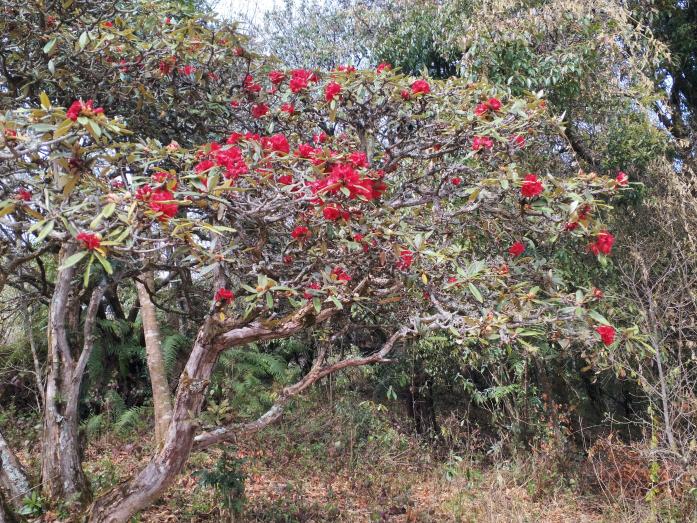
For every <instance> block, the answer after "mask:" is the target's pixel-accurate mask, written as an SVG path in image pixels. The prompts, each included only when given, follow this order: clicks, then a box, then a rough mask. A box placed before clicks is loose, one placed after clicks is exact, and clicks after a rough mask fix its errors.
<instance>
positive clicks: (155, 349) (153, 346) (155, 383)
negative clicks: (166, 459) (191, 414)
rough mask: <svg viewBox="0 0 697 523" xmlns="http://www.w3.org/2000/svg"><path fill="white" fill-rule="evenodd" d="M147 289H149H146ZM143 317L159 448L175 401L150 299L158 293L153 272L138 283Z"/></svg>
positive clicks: (158, 328) (156, 437)
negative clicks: (152, 293)
mask: <svg viewBox="0 0 697 523" xmlns="http://www.w3.org/2000/svg"><path fill="white" fill-rule="evenodd" d="M146 285H147V287H146ZM136 287H137V289H138V300H139V301H140V314H141V316H142V318H143V333H144V336H145V353H146V356H147V361H148V371H149V373H150V382H151V383H152V401H153V405H154V409H155V441H156V443H157V445H158V446H160V445H161V444H162V442H163V441H164V436H165V434H166V433H167V427H168V426H169V422H170V420H171V418H172V399H171V397H170V393H169V385H168V383H167V372H166V370H165V362H164V359H163V358H162V347H161V345H162V344H161V339H160V327H159V325H158V324H157V315H156V311H155V305H154V304H153V302H152V299H150V293H149V291H148V289H150V291H154V289H155V279H154V277H153V274H152V272H151V271H149V272H146V273H145V274H144V275H143V282H140V281H137V282H136Z"/></svg>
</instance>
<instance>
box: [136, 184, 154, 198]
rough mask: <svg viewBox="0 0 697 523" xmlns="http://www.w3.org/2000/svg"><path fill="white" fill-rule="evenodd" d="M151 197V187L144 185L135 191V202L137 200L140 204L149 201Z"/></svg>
mask: <svg viewBox="0 0 697 523" xmlns="http://www.w3.org/2000/svg"><path fill="white" fill-rule="evenodd" d="M151 195H152V187H150V186H149V185H148V184H147V183H146V184H145V185H141V186H140V187H138V188H137V189H136V195H135V196H136V200H139V201H141V202H145V201H147V200H149V199H150V196H151Z"/></svg>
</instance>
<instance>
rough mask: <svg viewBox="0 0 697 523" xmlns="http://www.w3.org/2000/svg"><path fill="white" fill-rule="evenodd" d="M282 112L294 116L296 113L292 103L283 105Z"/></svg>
mask: <svg viewBox="0 0 697 523" xmlns="http://www.w3.org/2000/svg"><path fill="white" fill-rule="evenodd" d="M281 111H283V112H284V113H288V114H293V113H294V112H295V106H294V105H293V104H292V103H284V104H283V105H281Z"/></svg>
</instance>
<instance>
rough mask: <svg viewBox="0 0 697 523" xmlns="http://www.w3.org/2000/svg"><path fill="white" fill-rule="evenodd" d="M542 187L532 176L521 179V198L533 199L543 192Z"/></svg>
mask: <svg viewBox="0 0 697 523" xmlns="http://www.w3.org/2000/svg"><path fill="white" fill-rule="evenodd" d="M544 188H545V187H544V185H542V182H541V181H540V180H539V179H538V178H537V176H535V175H534V174H528V175H526V176H525V178H524V179H523V185H522V186H521V188H520V192H521V194H522V195H523V198H534V197H535V196H537V195H539V194H540V193H542V191H544Z"/></svg>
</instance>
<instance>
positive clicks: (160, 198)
mask: <svg viewBox="0 0 697 523" xmlns="http://www.w3.org/2000/svg"><path fill="white" fill-rule="evenodd" d="M172 200H174V195H173V194H172V193H171V192H169V191H168V190H167V189H156V190H154V191H153V192H152V195H151V196H150V208H151V209H152V210H153V211H155V212H159V213H162V214H163V218H173V217H174V216H176V214H177V211H178V210H179V204H178V203H176V202H172Z"/></svg>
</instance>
